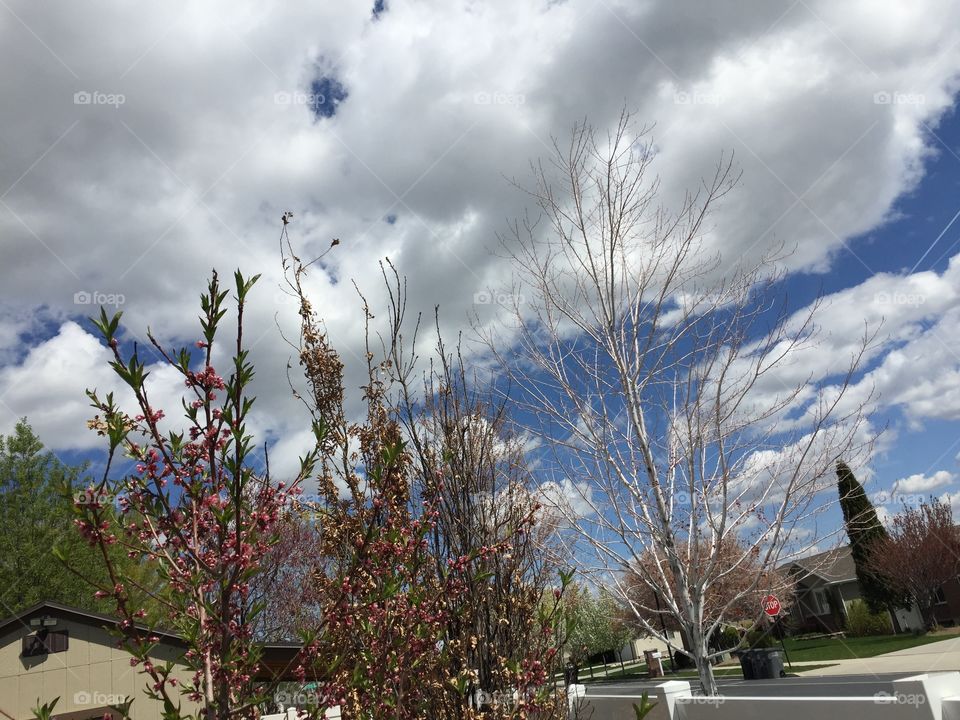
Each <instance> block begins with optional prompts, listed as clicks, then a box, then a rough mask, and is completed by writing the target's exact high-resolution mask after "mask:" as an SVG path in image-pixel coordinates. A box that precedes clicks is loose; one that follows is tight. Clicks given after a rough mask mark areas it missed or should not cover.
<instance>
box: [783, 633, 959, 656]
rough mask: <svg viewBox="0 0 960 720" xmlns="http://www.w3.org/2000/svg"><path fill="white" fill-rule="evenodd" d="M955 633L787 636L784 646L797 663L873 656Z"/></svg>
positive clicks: (947, 636) (930, 641) (942, 638)
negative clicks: (819, 637) (801, 638)
mask: <svg viewBox="0 0 960 720" xmlns="http://www.w3.org/2000/svg"><path fill="white" fill-rule="evenodd" d="M953 636H954V635H953V634H940V633H936V634H927V635H920V636H919V637H914V636H913V635H910V634H905V635H877V636H875V637H860V638H851V637H848V638H821V639H819V640H794V639H793V638H787V639H786V640H785V641H784V645H785V646H786V648H787V654H788V655H790V659H791V660H793V661H794V662H804V661H810V660H848V659H851V658H864V657H873V656H874V655H882V654H883V653H888V652H893V651H894V650H905V649H906V648H911V647H916V646H917V645H926V644H927V643H932V642H939V641H940V640H948V639H949V638H951V637H953Z"/></svg>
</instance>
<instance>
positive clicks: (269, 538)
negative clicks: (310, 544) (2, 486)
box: [76, 272, 314, 720]
mask: <svg viewBox="0 0 960 720" xmlns="http://www.w3.org/2000/svg"><path fill="white" fill-rule="evenodd" d="M256 280H257V277H253V278H250V279H247V278H244V277H243V276H242V275H241V274H240V273H239V272H237V273H236V274H235V276H234V281H235V285H234V293H235V294H234V300H235V303H236V310H235V312H236V319H237V332H236V338H235V344H234V349H233V353H232V355H233V357H232V363H231V367H230V372H229V375H227V376H223V375H221V374H220V373H218V372H217V370H216V369H215V368H214V367H213V364H212V359H213V353H214V347H215V343H217V342H218V341H219V338H218V329H219V325H220V322H221V320H222V319H223V317H224V316H225V315H226V313H227V312H228V307H227V305H226V300H227V297H228V295H229V292H228V291H226V290H223V289H222V288H221V285H220V280H219V277H218V276H217V274H216V273H214V274H213V276H212V279H211V280H210V282H209V284H208V287H207V292H206V293H205V294H203V295H202V296H201V309H202V314H201V317H200V329H201V339H200V340H198V341H197V343H196V346H197V348H198V350H199V355H200V357H199V364H198V363H197V358H196V357H195V355H194V353H191V352H190V351H189V350H187V349H185V348H184V349H180V350H179V351H176V352H172V351H171V352H168V351H167V350H166V349H165V348H164V347H163V346H162V345H161V344H160V343H159V342H157V341H156V340H155V339H154V338H153V336H152V335H151V336H150V341H151V343H153V345H154V347H155V348H156V350H157V351H158V352H159V353H160V355H161V357H162V358H163V359H164V360H165V362H166V363H167V364H168V365H169V366H170V367H172V368H175V369H176V370H177V371H178V372H179V373H180V374H181V376H182V377H183V381H184V386H185V388H186V390H187V393H188V398H189V399H188V400H185V401H184V414H185V418H186V421H187V428H186V431H185V432H175V431H172V430H167V431H165V430H163V429H161V421H162V420H163V418H164V413H163V410H161V409H160V408H158V407H156V406H155V405H154V404H153V402H152V400H151V398H150V397H149V395H148V392H147V388H146V384H145V380H146V377H147V373H146V372H145V369H144V363H143V362H142V361H141V360H140V358H139V354H138V352H137V350H136V349H134V351H133V352H132V353H131V354H130V355H129V357H124V354H123V353H122V351H121V345H120V342H119V339H118V337H117V332H118V329H119V324H120V318H121V315H120V313H117V314H116V315H114V316H113V317H112V318H108V317H107V315H106V313H105V312H104V311H103V310H101V314H100V318H99V319H98V320H96V321H95V324H96V326H97V328H98V330H99V331H100V332H101V334H102V335H103V338H104V340H105V342H106V343H107V345H108V346H109V347H110V348H111V350H112V352H113V358H114V359H113V361H112V362H111V365H112V367H113V369H114V371H115V372H116V373H117V375H118V376H119V377H120V378H121V379H122V380H123V381H124V382H125V383H126V384H127V385H128V386H129V388H130V389H131V391H132V393H133V396H134V398H135V400H136V403H137V405H138V406H139V412H138V413H137V414H135V415H132V416H131V415H129V414H127V413H126V412H124V411H122V410H121V409H120V407H119V406H118V404H117V403H116V402H115V400H114V397H113V395H112V394H109V395H107V396H106V397H104V398H101V397H100V396H99V395H98V394H97V393H96V392H95V391H90V392H88V394H89V396H90V399H91V401H92V404H93V406H94V407H95V408H96V409H97V410H98V412H99V414H98V415H97V416H96V417H95V418H94V419H93V420H92V421H91V422H90V426H91V427H92V428H93V429H95V430H96V431H97V432H98V433H99V434H100V435H102V436H104V437H105V438H106V439H107V441H108V457H107V463H106V469H105V470H104V473H103V477H102V479H101V480H100V482H99V483H98V484H97V485H95V486H93V487H91V488H89V491H88V493H87V494H86V496H87V498H88V499H89V498H94V499H100V498H111V497H114V496H116V497H118V498H119V506H120V515H119V518H118V520H117V522H112V521H111V516H110V514H109V513H108V509H107V507H105V505H104V503H102V502H99V501H95V502H89V501H87V502H78V503H77V505H76V512H77V515H78V517H77V520H76V524H77V526H78V528H79V529H80V532H81V533H82V534H83V535H84V536H85V537H86V538H87V539H88V540H89V542H90V543H91V544H93V545H94V546H96V547H98V548H100V550H101V553H102V557H103V561H104V564H105V566H106V568H107V572H108V575H109V583H107V584H104V585H102V586H100V587H99V588H98V590H97V592H96V595H97V597H100V598H108V599H110V600H111V601H112V602H113V604H114V606H115V609H116V613H117V614H118V616H119V618H120V624H119V631H120V633H121V636H122V641H123V643H124V644H125V646H126V647H127V649H128V650H129V651H130V653H131V656H132V659H131V663H132V664H133V665H136V666H139V668H140V671H141V672H142V673H143V674H145V675H146V676H147V677H148V679H149V690H148V694H149V695H150V696H151V697H153V698H154V699H156V700H159V701H161V702H162V703H163V707H164V717H167V718H171V719H172V718H180V717H188V716H190V715H189V714H188V713H184V712H182V711H181V707H182V703H181V699H182V698H183V697H184V696H185V697H186V698H188V699H189V700H190V701H192V702H193V703H197V704H198V706H199V707H200V712H199V715H198V716H199V717H202V718H204V719H205V720H226V719H227V718H231V717H239V716H243V715H245V714H246V715H249V714H252V712H254V709H255V707H256V706H257V705H258V704H259V703H260V702H262V701H263V700H264V699H266V697H267V688H266V687H264V686H263V685H261V684H258V683H256V682H254V679H253V678H254V676H255V675H256V673H257V671H258V669H259V664H260V658H261V653H262V649H261V646H260V645H259V644H258V643H256V642H254V641H253V629H254V626H255V623H256V620H257V617H258V615H259V613H260V611H261V609H262V606H261V605H259V604H252V603H251V602H250V598H249V593H250V589H251V580H252V578H253V577H255V576H256V574H257V572H258V571H259V568H260V563H261V561H262V558H264V557H265V556H267V555H268V554H269V553H270V549H271V547H272V546H273V545H274V544H275V543H276V542H277V539H278V530H279V527H280V526H279V523H280V520H281V517H282V513H283V508H284V507H285V506H286V505H288V504H289V502H290V500H291V498H293V497H295V496H296V495H297V493H298V492H299V488H300V485H301V483H302V482H303V480H304V479H305V478H306V477H308V476H309V475H310V473H311V471H312V467H313V462H314V459H313V458H312V457H307V458H305V459H304V461H303V463H302V466H301V471H300V473H299V474H298V475H297V477H295V478H293V480H292V482H289V483H282V482H280V483H273V482H271V481H270V478H269V477H266V476H262V475H258V474H257V473H255V472H254V470H253V469H252V467H251V463H250V456H251V452H252V439H251V437H250V436H249V435H248V434H247V432H246V419H247V416H248V414H249V412H250V409H251V407H252V406H253V403H254V399H253V398H252V397H249V396H248V395H247V393H246V388H247V386H248V385H249V383H250V381H251V379H252V377H253V367H252V366H251V365H250V363H249V362H248V359H247V350H246V349H245V348H244V344H243V317H244V309H245V307H246V301H247V295H248V293H249V292H250V289H251V288H252V287H253V285H254V283H255V282H256ZM119 453H125V454H126V455H128V456H129V457H131V458H133V459H134V460H136V462H137V466H136V471H135V472H133V473H129V474H126V475H124V476H123V477H122V478H119V479H116V480H114V479H112V478H111V469H112V467H113V463H114V460H115V458H116V456H117V455H118V454H119ZM115 545H119V546H121V547H123V548H124V549H125V550H126V552H127V554H128V555H129V557H130V558H133V559H135V560H137V561H139V562H140V563H144V564H147V565H151V566H153V567H154V568H155V570H156V576H157V579H158V583H157V584H156V585H155V586H153V587H143V586H139V587H131V585H135V581H132V580H131V579H129V578H127V577H125V576H123V575H122V574H121V573H120V572H119V571H118V568H117V567H116V564H115V563H114V562H113V560H112V553H111V552H110V548H112V547H113V546H115ZM136 593H147V594H148V595H149V596H150V597H152V598H153V600H154V601H155V602H156V603H158V604H159V605H160V606H161V607H162V608H163V612H162V618H159V619H155V620H156V621H158V622H160V623H162V625H163V627H164V628H165V629H169V630H173V631H175V632H177V633H178V634H179V635H181V636H182V637H183V638H184V640H185V641H186V644H187V646H188V650H187V651H186V653H185V654H184V656H183V658H182V660H183V663H184V664H185V665H186V666H187V668H188V669H189V670H190V671H191V678H190V679H189V680H188V681H186V682H182V683H181V681H180V680H179V679H178V677H177V676H176V674H175V673H174V664H173V663H172V662H165V663H162V664H158V663H155V662H154V661H153V660H152V658H151V650H152V646H153V644H154V643H155V642H156V641H157V635H156V632H155V630H154V629H153V627H151V625H150V623H148V622H147V621H148V618H147V617H146V612H145V610H144V608H143V607H140V606H138V605H137V604H135V603H134V602H132V600H131V598H132V597H133V596H134V595H135V594H136Z"/></svg>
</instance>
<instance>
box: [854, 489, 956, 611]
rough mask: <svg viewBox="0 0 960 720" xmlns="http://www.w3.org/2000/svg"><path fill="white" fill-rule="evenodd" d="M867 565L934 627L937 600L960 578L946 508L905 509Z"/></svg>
mask: <svg viewBox="0 0 960 720" xmlns="http://www.w3.org/2000/svg"><path fill="white" fill-rule="evenodd" d="M867 565H868V567H869V568H870V569H871V570H872V571H873V572H874V573H875V574H876V575H878V576H879V577H881V578H883V580H884V581H886V582H887V583H888V584H889V585H890V586H891V588H892V589H893V590H894V591H896V592H897V593H899V594H902V595H905V596H906V597H909V598H910V599H911V600H913V602H915V603H916V604H917V608H918V609H919V610H920V614H921V615H922V616H923V620H924V622H925V623H926V624H927V627H934V626H936V624H937V619H936V617H935V616H934V614H933V606H934V604H935V603H936V602H937V595H938V593H939V592H940V589H941V587H942V586H943V585H944V584H945V583H947V582H950V581H952V580H954V579H955V578H956V577H957V576H958V575H960V533H958V532H957V528H956V527H955V526H954V524H953V510H952V509H951V507H950V505H948V504H947V503H945V502H942V501H941V500H937V499H931V500H930V502H927V503H921V505H920V507H917V508H908V507H904V509H903V511H902V512H899V513H897V514H896V515H895V516H894V518H893V526H892V527H891V529H890V535H889V537H883V538H880V539H879V540H878V541H877V542H876V543H875V545H874V546H873V547H871V550H870V555H869V556H868V558H867Z"/></svg>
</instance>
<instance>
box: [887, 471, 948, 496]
mask: <svg viewBox="0 0 960 720" xmlns="http://www.w3.org/2000/svg"><path fill="white" fill-rule="evenodd" d="M954 480H956V475H954V474H953V473H952V472H948V471H947V470H937V471H936V472H935V473H933V474H932V475H924V474H923V473H916V474H914V475H910V476H908V477H905V478H901V479H899V480H897V481H896V482H895V483H894V484H893V492H894V493H914V494H917V493H920V494H922V493H929V492H930V491H931V490H936V489H937V488H939V487H943V486H944V485H950V484H951V483H953V481H954Z"/></svg>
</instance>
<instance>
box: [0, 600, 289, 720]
mask: <svg viewBox="0 0 960 720" xmlns="http://www.w3.org/2000/svg"><path fill="white" fill-rule="evenodd" d="M116 625H117V619H116V618H115V617H110V616H108V615H100V614H98V613H91V612H87V611H85V610H80V609H78V608H74V607H69V606H67V605H61V604H59V603H55V602H42V603H38V604H37V605H34V606H33V607H30V608H27V609H26V610H23V611H21V612H19V613H17V614H16V615H14V616H12V617H9V618H6V619H5V620H0V718H2V719H3V720H28V718H32V717H33V712H32V710H33V708H34V707H35V706H36V704H37V701H38V699H39V700H40V702H49V701H51V700H53V699H54V698H57V697H59V698H60V700H59V702H58V703H57V705H56V708H55V709H54V715H53V718H54V720H101V718H103V717H104V716H105V715H106V716H109V717H111V718H116V717H119V716H118V715H117V714H116V713H114V712H112V711H111V710H110V709H109V706H110V705H114V704H117V703H120V702H123V700H124V699H125V698H129V697H134V698H136V700H135V701H134V703H133V705H132V707H131V710H132V714H133V717H134V718H137V720H160V718H161V717H162V714H163V708H162V705H161V704H160V703H159V702H157V701H155V700H151V699H150V698H148V697H147V696H146V695H145V693H144V686H145V685H146V678H145V677H144V676H143V675H141V674H140V673H139V672H137V668H134V667H131V666H130V656H129V655H128V654H127V653H126V651H124V650H121V649H119V648H117V647H116V644H117V643H116V637H115V636H114V635H112V634H111V632H110V631H111V630H113V629H115V628H116ZM156 634H157V636H158V638H159V639H158V642H157V643H156V645H155V646H154V650H153V652H152V653H151V655H152V656H153V658H154V659H155V660H160V661H166V660H170V661H172V662H174V663H177V661H178V660H179V659H180V658H181V657H182V655H183V653H184V651H185V650H186V644H185V643H184V641H183V639H182V638H180V637H179V636H177V635H174V634H171V633H163V632H159V633H156ZM298 651H299V645H297V644H296V643H275V644H270V645H267V646H265V648H264V653H263V670H262V673H261V674H262V678H258V679H272V678H278V679H290V680H293V679H294V677H293V673H292V672H291V668H292V667H293V666H294V665H295V663H294V662H293V660H294V657H295V656H296V654H297V652H298ZM174 672H175V675H176V676H177V677H178V678H179V679H180V680H185V679H187V678H188V676H189V675H188V672H189V671H188V670H187V669H186V668H185V667H183V666H179V667H177V669H176V670H175V671H174ZM182 702H183V709H184V711H190V710H192V709H194V708H193V706H192V705H191V703H190V702H188V701H187V700H185V699H184V700H183V701H182Z"/></svg>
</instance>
